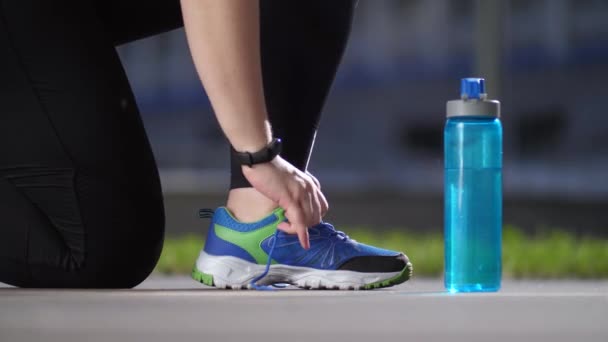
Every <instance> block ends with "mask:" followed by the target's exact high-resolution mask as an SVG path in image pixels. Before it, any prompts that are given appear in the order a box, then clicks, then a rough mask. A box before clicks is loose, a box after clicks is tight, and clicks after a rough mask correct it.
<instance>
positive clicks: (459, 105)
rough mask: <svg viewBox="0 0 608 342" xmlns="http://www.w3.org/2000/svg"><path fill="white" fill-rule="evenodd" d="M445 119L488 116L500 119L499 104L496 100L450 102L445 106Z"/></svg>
mask: <svg viewBox="0 0 608 342" xmlns="http://www.w3.org/2000/svg"><path fill="white" fill-rule="evenodd" d="M446 113H447V117H448V118H450V117H456V116H489V117H495V118H499V117H500V102H498V101H496V100H452V101H448V102H447V105H446Z"/></svg>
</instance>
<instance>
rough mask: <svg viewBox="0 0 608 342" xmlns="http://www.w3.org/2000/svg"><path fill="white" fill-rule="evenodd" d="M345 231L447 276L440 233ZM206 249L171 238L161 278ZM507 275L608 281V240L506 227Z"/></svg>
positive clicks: (186, 267) (189, 239)
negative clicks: (524, 231) (531, 233)
mask: <svg viewBox="0 0 608 342" xmlns="http://www.w3.org/2000/svg"><path fill="white" fill-rule="evenodd" d="M346 231H347V232H348V234H349V236H350V237H351V238H354V239H356V240H357V241H360V242H365V243H367V244H371V245H375V246H379V247H384V248H389V249H394V250H400V251H403V252H405V253H406V254H407V255H408V256H409V258H410V260H411V261H412V264H413V265H414V270H415V271H414V276H431V277H436V276H441V275H442V272H443V235H442V234H440V233H414V232H411V231H407V230H405V229H392V230H385V231H380V232H375V231H374V230H373V229H365V228H354V229H346ZM203 243H204V241H203V239H202V237H200V236H197V235H186V236H181V237H173V238H167V240H166V241H165V246H164V248H163V252H162V255H161V258H160V260H159V262H158V265H157V266H156V272H159V273H165V274H189V273H190V272H191V271H192V266H193V265H194V261H195V260H196V258H197V256H198V253H199V251H200V249H201V248H202V246H203ZM503 272H504V273H503V274H504V276H505V277H509V278H536V279H557V278H579V279H600V278H608V239H600V238H591V237H580V238H579V237H576V236H575V235H574V234H572V233H568V232H564V231H561V230H547V231H546V232H544V233H539V234H536V235H534V236H530V235H527V234H524V233H522V231H521V230H519V229H517V228H515V227H512V226H506V227H505V229H504V233H503Z"/></svg>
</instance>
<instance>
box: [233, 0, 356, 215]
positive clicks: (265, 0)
mask: <svg viewBox="0 0 608 342" xmlns="http://www.w3.org/2000/svg"><path fill="white" fill-rule="evenodd" d="M355 4H356V1H353V0H336V1H323V0H314V1H306V2H301V3H298V5H297V6H294V4H293V3H292V2H289V1H282V0H261V2H260V6H261V10H260V12H261V44H262V46H261V48H262V73H263V78H264V92H265V96H266V105H267V108H268V115H269V119H270V122H271V124H272V127H273V131H274V135H275V136H277V137H280V138H282V139H283V153H282V156H283V158H285V159H286V160H287V161H289V162H290V163H292V164H293V165H295V166H296V167H298V168H299V169H301V170H305V169H306V167H307V165H308V160H309V158H310V153H311V151H312V147H313V143H314V139H315V135H316V131H317V127H318V124H319V119H320V117H321V110H322V108H323V104H324V102H325V99H326V97H327V94H328V93H329V90H330V87H331V84H332V82H333V79H334V76H335V74H336V70H337V68H338V65H339V63H340V59H341V57H342V53H343V51H344V48H345V46H346V42H347V40H348V35H349V33H350V26H351V22H352V16H353V11H354V7H355ZM230 188H231V191H230V194H229V198H228V208H229V209H230V210H231V211H232V212H233V213H234V215H235V216H236V217H237V218H239V219H241V220H244V221H253V220H257V219H258V218H260V217H262V216H264V215H266V214H268V213H269V212H271V211H272V209H274V208H275V207H276V203H273V202H272V201H270V200H268V199H267V198H266V197H264V196H263V195H261V194H260V193H258V192H257V191H256V190H255V189H253V188H251V185H250V184H249V182H247V180H246V179H245V177H244V176H243V174H242V172H241V167H240V166H239V165H238V163H236V162H235V161H234V159H233V160H232V161H231V186H230Z"/></svg>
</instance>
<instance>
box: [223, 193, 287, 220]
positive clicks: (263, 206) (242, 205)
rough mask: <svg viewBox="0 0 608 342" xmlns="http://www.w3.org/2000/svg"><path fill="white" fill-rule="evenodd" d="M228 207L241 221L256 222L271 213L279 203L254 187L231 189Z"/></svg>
mask: <svg viewBox="0 0 608 342" xmlns="http://www.w3.org/2000/svg"><path fill="white" fill-rule="evenodd" d="M226 207H227V208H228V210H230V212H231V213H232V215H233V216H234V217H235V218H236V219H237V220H239V221H241V222H255V221H259V220H260V219H262V218H264V217H266V216H268V215H270V213H271V212H272V211H273V210H274V209H276V208H277V207H278V204H277V203H275V202H274V201H272V200H270V199H269V198H268V197H266V196H264V195H262V194H261V193H260V192H258V191H257V190H255V189H254V188H238V189H231V190H230V192H229V193H228V201H227V203H226Z"/></svg>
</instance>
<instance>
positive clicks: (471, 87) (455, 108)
mask: <svg viewBox="0 0 608 342" xmlns="http://www.w3.org/2000/svg"><path fill="white" fill-rule="evenodd" d="M485 83H486V82H485V80H484V79H483V78H477V77H468V78H463V79H461V80H460V99H458V100H450V101H448V102H447V104H446V116H447V117H448V118H450V117H458V116H478V117H479V116H482V117H483V116H488V117H494V118H498V117H500V102H498V101H496V100H490V99H488V94H486V87H485Z"/></svg>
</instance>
